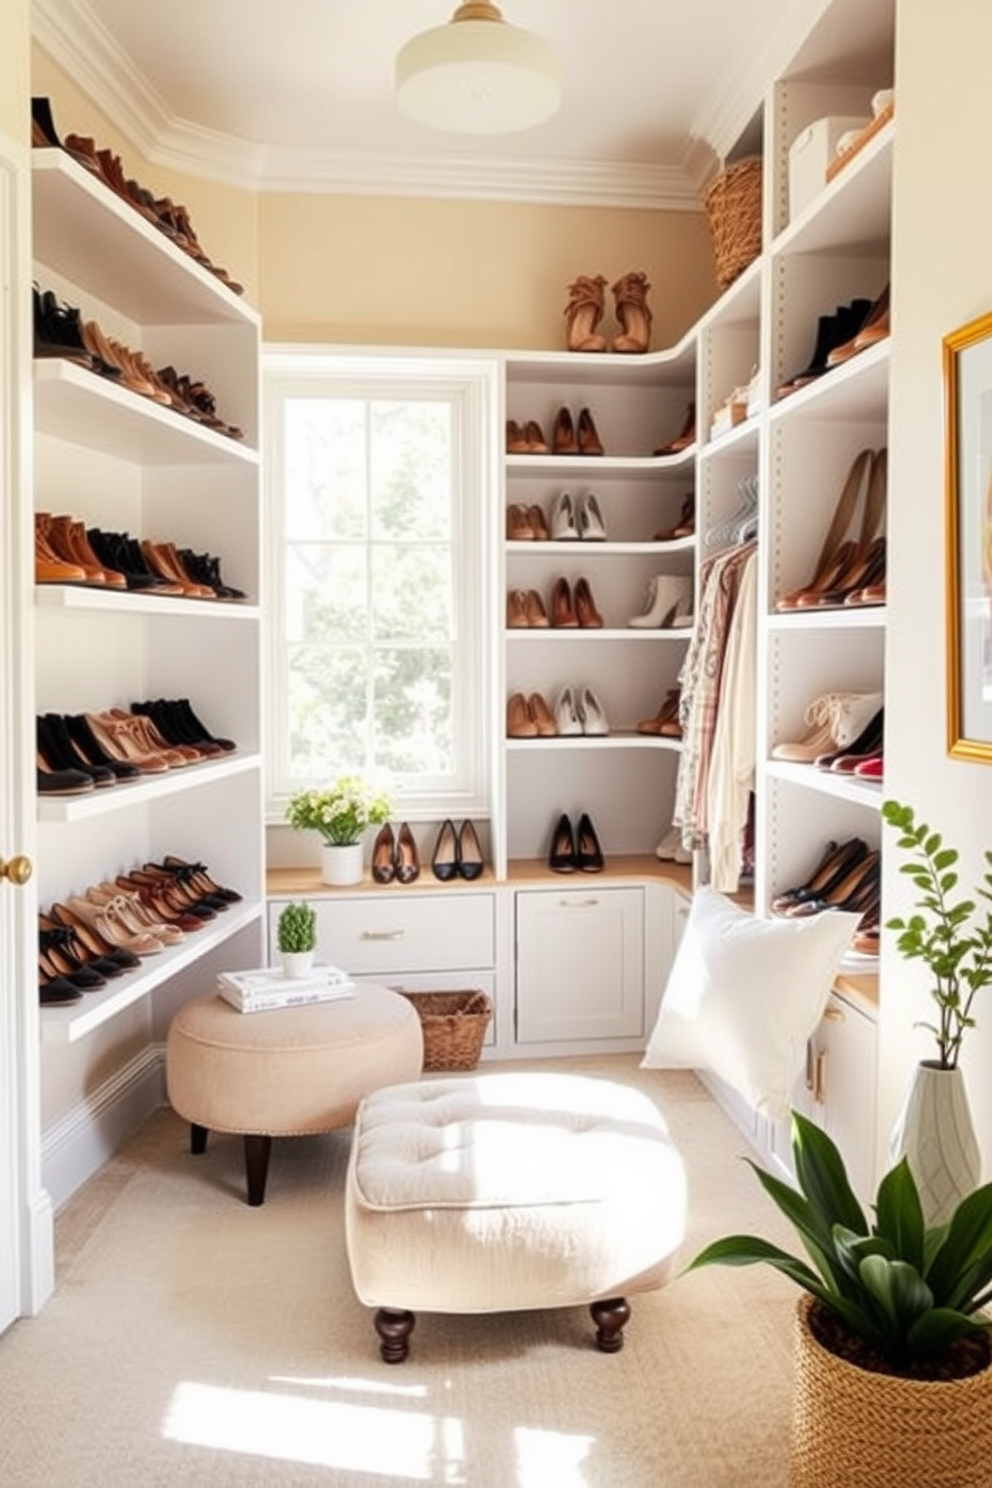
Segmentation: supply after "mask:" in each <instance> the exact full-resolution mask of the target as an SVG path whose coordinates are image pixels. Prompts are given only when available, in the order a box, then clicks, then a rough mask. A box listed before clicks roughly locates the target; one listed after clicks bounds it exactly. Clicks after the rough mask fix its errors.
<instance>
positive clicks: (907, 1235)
mask: <svg viewBox="0 0 992 1488" xmlns="http://www.w3.org/2000/svg"><path fill="white" fill-rule="evenodd" d="M875 1233H876V1234H877V1235H880V1236H881V1237H882V1238H883V1239H885V1240H887V1241H889V1243H890V1244H891V1246H892V1248H893V1250H894V1251H895V1253H896V1255H897V1256H900V1257H901V1258H902V1259H903V1260H904V1261H908V1262H909V1264H910V1265H911V1266H915V1267H916V1270H917V1271H919V1272H920V1273H921V1274H922V1272H923V1269H924V1250H923V1237H924V1224H923V1208H922V1205H921V1204H920V1193H919V1189H918V1188H917V1186H916V1181H915V1179H914V1178H913V1175H912V1173H911V1172H910V1168H909V1163H908V1162H907V1160H906V1158H905V1157H904V1158H902V1160H901V1161H900V1162H898V1163H897V1164H896V1166H895V1167H894V1168H892V1169H891V1170H890V1171H889V1172H888V1173H886V1175H885V1177H884V1178H883V1179H882V1181H881V1183H880V1184H879V1186H878V1195H877V1199H876V1204H875Z"/></svg>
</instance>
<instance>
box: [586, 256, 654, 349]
mask: <svg viewBox="0 0 992 1488" xmlns="http://www.w3.org/2000/svg"><path fill="white" fill-rule="evenodd" d="M650 288H651V286H650V284H649V283H648V279H647V275H646V274H642V273H631V274H624V275H623V277H622V278H620V279H618V280H617V282H616V283H615V284H614V285H613V286H612V289H613V298H614V304H615V309H616V318H617V322H618V324H619V327H620V332H619V334H618V335H616V336H614V338H613V342H612V345H610V347H609V350H610V351H616V352H633V353H638V352H645V351H647V349H648V347H649V346H650V344H651V322H652V317H651V311H650V309H649V307H648V299H647V296H648V290H649V289H650ZM605 291H606V280H605V279H604V278H603V275H602V274H597V275H595V276H594V277H592V278H590V277H589V276H588V275H586V274H580V275H579V277H578V279H576V280H575V281H574V282H573V283H572V284H570V285H569V286H568V304H567V305H566V306H565V312H564V313H565V340H566V344H567V346H568V349H569V351H592V352H596V351H606V350H607V342H606V337H605V336H603V335H601V334H600V332H599V323H600V321H601V320H602V319H603V314H604V311H605Z"/></svg>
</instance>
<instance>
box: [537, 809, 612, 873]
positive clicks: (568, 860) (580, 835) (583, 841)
mask: <svg viewBox="0 0 992 1488" xmlns="http://www.w3.org/2000/svg"><path fill="white" fill-rule="evenodd" d="M604 866H605V859H604V857H603V853H602V849H601V848H600V845H599V838H598V837H597V836H596V828H595V827H594V826H593V824H592V820H591V818H590V816H589V814H588V812H586V811H583V813H582V815H581V816H580V817H579V821H578V825H577V826H576V827H575V829H574V830H573V828H572V823H571V820H570V818H569V817H568V816H566V815H565V813H564V812H562V814H561V816H560V817H559V818H558V824H557V826H556V827H555V830H554V834H553V836H552V838H551V851H550V852H549V853H548V867H549V868H550V869H552V871H553V872H555V873H575V872H581V873H602V871H603V868H604Z"/></svg>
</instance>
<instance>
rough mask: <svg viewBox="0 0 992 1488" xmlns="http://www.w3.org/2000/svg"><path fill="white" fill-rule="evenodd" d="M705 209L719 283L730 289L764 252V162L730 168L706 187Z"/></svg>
mask: <svg viewBox="0 0 992 1488" xmlns="http://www.w3.org/2000/svg"><path fill="white" fill-rule="evenodd" d="M703 206H704V208H705V209H706V217H707V220H708V222H709V225H710V232H711V234H712V236H713V256H714V258H715V260H716V278H717V283H718V284H719V286H720V288H721V289H727V288H728V286H729V285H731V284H733V282H734V280H735V279H736V278H737V276H738V275H739V274H742V273H743V272H744V270H745V269H746V268H747V266H748V264H750V263H753V262H754V260H755V259H756V258H757V256H758V254H759V253H760V252H761V161H760V160H759V159H757V158H755V159H749V160H740V161H738V162H737V164H736V165H731V166H728V168H727V169H726V170H725V171H724V172H723V174H722V175H719V176H717V178H716V180H715V181H711V182H710V184H709V186H708V187H707V188H706V190H705V192H704V193H703Z"/></svg>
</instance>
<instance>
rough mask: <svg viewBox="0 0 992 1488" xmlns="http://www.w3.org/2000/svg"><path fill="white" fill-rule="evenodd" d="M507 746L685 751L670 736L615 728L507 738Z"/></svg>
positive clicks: (542, 749)
mask: <svg viewBox="0 0 992 1488" xmlns="http://www.w3.org/2000/svg"><path fill="white" fill-rule="evenodd" d="M506 748H507V749H508V750H511V751H512V752H513V753H515V754H516V753H518V752H519V753H529V752H530V751H531V750H534V751H537V752H538V753H540V754H548V753H550V752H551V751H553V750H565V751H567V752H568V753H571V752H572V751H573V750H575V751H578V750H583V751H584V750H589V749H593V750H599V749H663V750H671V751H674V752H675V753H676V754H680V753H681V752H682V740H681V739H672V738H668V737H667V736H665V735H663V734H639V733H636V732H635V731H634V730H632V729H631V730H624V729H615V730H614V731H613V732H612V733H609V734H600V735H595V734H592V735H589V736H588V737H587V736H586V735H585V734H582V735H581V736H580V735H578V734H572V735H565V737H564V738H562V737H557V736H553V737H552V738H550V739H507V740H506Z"/></svg>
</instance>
